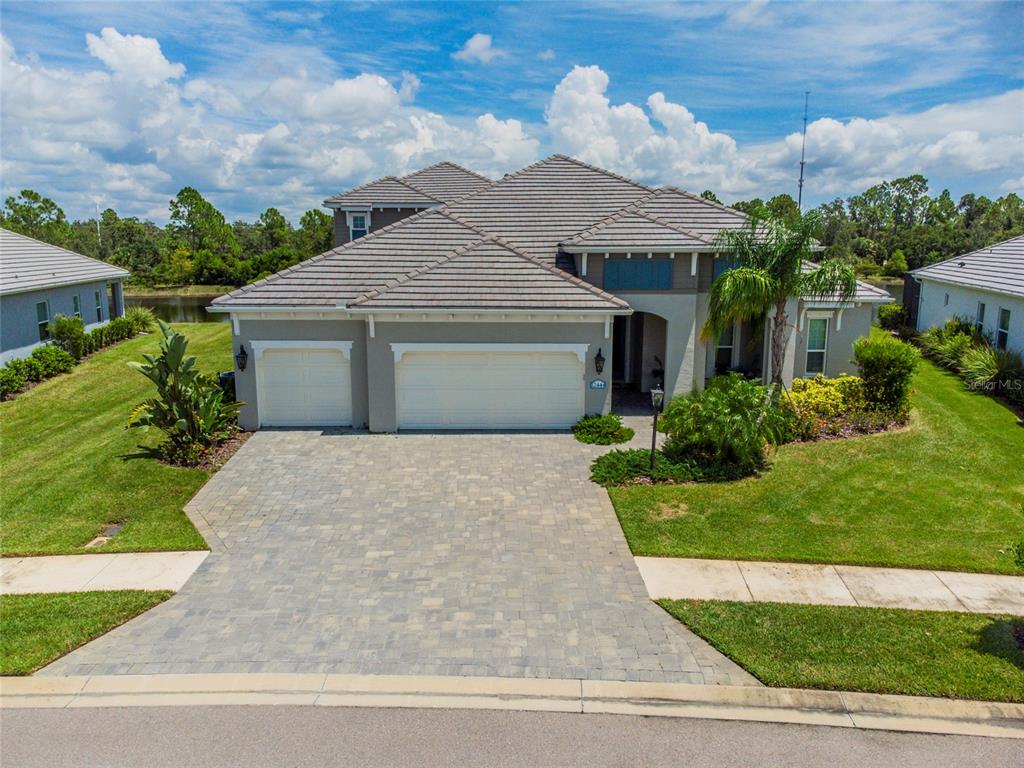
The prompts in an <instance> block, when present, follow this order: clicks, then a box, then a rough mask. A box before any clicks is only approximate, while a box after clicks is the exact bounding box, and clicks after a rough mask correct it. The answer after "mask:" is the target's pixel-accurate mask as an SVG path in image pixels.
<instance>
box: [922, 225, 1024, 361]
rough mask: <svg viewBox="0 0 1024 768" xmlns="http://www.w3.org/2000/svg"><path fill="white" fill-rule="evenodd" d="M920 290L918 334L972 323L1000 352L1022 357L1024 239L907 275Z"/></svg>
mask: <svg viewBox="0 0 1024 768" xmlns="http://www.w3.org/2000/svg"><path fill="white" fill-rule="evenodd" d="M909 274H910V276H911V277H912V279H913V280H915V281H916V282H917V284H918V286H919V288H918V298H917V306H916V307H912V308H911V311H915V310H916V314H915V315H914V317H915V319H916V323H915V325H916V327H917V329H918V330H919V331H923V330H926V329H927V328H931V327H933V326H936V325H942V324H943V323H944V322H946V320H948V319H950V318H951V317H966V318H968V319H969V320H973V321H974V324H975V325H976V326H977V327H978V329H979V330H981V331H983V332H984V333H987V334H988V335H989V336H991V337H992V343H993V344H994V345H995V346H996V347H997V348H998V349H1012V350H1015V351H1017V352H1021V353H1024V235H1020V236H1018V237H1013V238H1010V239H1009V240H1004V241H1003V242H1001V243H996V244H995V245H990V246H988V247H986V248H981V249H979V250H977V251H972V252H971V253H965V254H963V255H962V256H954V257H953V258H952V259H946V260H945V261H940V262H938V263H936V264H929V265H928V266H927V267H921V268H920V269H915V270H913V271H912V272H910V273H909Z"/></svg>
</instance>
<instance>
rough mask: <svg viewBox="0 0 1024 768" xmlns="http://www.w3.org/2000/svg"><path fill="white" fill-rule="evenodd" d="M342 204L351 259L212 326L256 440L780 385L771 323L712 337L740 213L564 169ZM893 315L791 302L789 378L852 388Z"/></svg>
mask: <svg viewBox="0 0 1024 768" xmlns="http://www.w3.org/2000/svg"><path fill="white" fill-rule="evenodd" d="M417 196H420V197H417ZM326 204H327V205H328V206H330V207H333V208H334V210H335V217H336V218H335V220H336V235H337V239H338V243H339V245H338V247H336V248H334V249H333V250H331V251H328V252H327V253H324V254H322V255H320V256H317V257H315V258H313V259H310V260H308V261H305V262H303V263H301V264H298V265H296V266H294V267H291V268H289V269H286V270H284V271H282V272H279V273H277V274H275V275H272V276H270V277H268V278H266V279H264V280H260V281H258V282H256V283H253V284H252V285H248V286H245V287H243V288H240V289H238V290H236V291H233V292H231V293H229V294H227V295H226V296H222V297H219V298H218V299H216V300H215V301H214V302H213V305H212V306H211V307H210V311H213V312H224V313H228V314H230V317H231V321H232V328H233V343H234V351H235V359H236V386H237V391H238V396H239V399H241V400H244V401H245V402H246V406H245V408H244V410H243V412H242V414H241V423H242V425H243V426H244V427H245V428H249V429H255V428H258V427H260V426H298V425H316V426H332V425H333V426H347V425H354V426H357V427H358V426H367V427H369V429H370V430H372V431H377V432H391V431H395V430H399V429H475V428H494V429H509V428H565V427H567V426H570V425H571V424H573V423H574V422H575V421H576V420H577V419H579V418H580V417H581V416H583V415H585V414H592V413H605V412H608V411H609V410H610V409H611V408H612V407H613V406H614V399H615V393H616V392H619V393H625V392H629V391H634V392H635V391H641V392H643V391H647V390H649V389H651V388H652V387H653V386H655V385H661V386H663V387H664V389H665V391H666V396H669V397H671V395H672V394H674V393H685V392H689V391H691V390H693V389H694V388H699V387H701V386H703V384H704V382H705V380H706V379H707V378H708V377H709V376H712V375H714V374H715V373H716V372H719V371H723V370H728V369H740V370H745V371H747V372H749V373H753V374H755V375H764V370H763V369H764V365H763V361H764V360H766V359H767V357H768V355H767V353H766V350H767V343H768V340H767V334H766V332H765V330H766V323H765V322H751V323H741V324H738V325H737V326H736V327H735V328H733V329H731V330H730V331H727V332H726V333H724V334H722V336H721V337H720V338H719V339H717V340H715V343H712V344H705V343H704V342H703V341H702V340H701V338H700V329H701V327H702V325H703V323H704V320H705V317H706V315H707V305H708V291H709V289H710V286H711V284H712V281H713V280H714V278H715V277H716V276H717V275H718V274H720V273H721V271H722V270H725V269H728V268H729V266H730V265H731V262H730V260H729V258H728V254H723V253H721V252H719V249H718V248H717V247H716V240H715V238H716V236H717V234H718V233H719V232H720V231H721V230H722V229H723V228H737V227H745V226H748V224H749V221H748V219H747V218H746V216H745V215H743V214H742V213H740V212H738V211H735V210H732V209H730V208H727V207H725V206H722V205H718V204H716V203H712V202H709V201H707V200H704V199H702V198H699V197H696V196H694V195H691V194H689V193H687V192H683V191H680V190H678V189H674V188H663V189H652V188H650V187H647V186H645V185H643V184H639V183H637V182H634V181H632V180H630V179H627V178H623V177H622V176H619V175H616V174H614V173H611V172H609V171H605V170H602V169H600V168H595V167H593V166H590V165H587V164H585V163H582V162H580V161H578V160H575V159H572V158H569V157H564V156H561V155H555V156H552V157H549V158H547V159H546V160H543V161H541V162H539V163H536V164H534V165H530V166H528V167H526V168H523V169H522V170H520V171H518V172H516V173H513V174H510V175H507V176H505V177H504V178H502V179H500V180H498V181H494V182H491V181H489V180H487V179H484V178H483V177H481V176H479V175H477V174H475V173H472V172H471V171H468V170H466V169H463V168H460V167H459V166H457V165H454V164H452V163H441V164H439V165H435V166H431V167H430V168H427V169H424V170H423V171H420V172H417V173H414V174H411V175H409V176H405V177H402V178H395V177H388V178H385V179H381V180H379V181H376V182H372V183H370V184H366V185H363V186H362V187H359V188H357V189H356V190H353V191H352V192H348V193H345V194H342V195H339V196H337V197H334V198H331V199H330V200H328V201H326ZM889 300H890V299H889V298H888V295H887V294H885V293H884V292H882V291H879V290H878V289H875V288H872V287H870V286H867V285H864V284H859V285H858V290H857V293H856V295H855V296H854V298H853V299H852V300H851V301H849V302H846V303H843V304H840V303H838V302H835V301H807V300H804V299H802V298H800V297H793V299H792V300H791V307H790V310H791V311H790V317H792V318H794V328H793V332H792V333H791V335H790V340H789V344H788V347H787V353H786V378H787V379H792V378H793V377H794V376H804V375H813V374H815V373H825V374H827V375H830V376H831V375H837V374H839V373H841V372H844V371H850V370H852V368H853V366H852V362H851V360H850V358H851V344H852V342H853V341H854V339H856V338H857V337H859V336H862V335H865V334H867V333H868V332H869V329H870V322H871V305H872V304H875V303H882V302H886V301H889Z"/></svg>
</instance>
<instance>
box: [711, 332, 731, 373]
mask: <svg viewBox="0 0 1024 768" xmlns="http://www.w3.org/2000/svg"><path fill="white" fill-rule="evenodd" d="M735 348H736V327H735V326H732V325H730V326H729V327H728V328H726V329H725V330H724V331H722V335H721V336H719V337H718V346H717V347H715V372H716V373H725V372H726V371H728V370H729V369H730V368H732V361H733V350H734V349H735Z"/></svg>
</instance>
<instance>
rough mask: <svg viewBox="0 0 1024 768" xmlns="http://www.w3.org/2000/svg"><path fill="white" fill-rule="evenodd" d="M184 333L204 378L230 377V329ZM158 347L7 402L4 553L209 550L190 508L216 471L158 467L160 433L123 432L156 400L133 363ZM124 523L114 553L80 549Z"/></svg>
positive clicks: (141, 344) (118, 354)
mask: <svg viewBox="0 0 1024 768" xmlns="http://www.w3.org/2000/svg"><path fill="white" fill-rule="evenodd" d="M176 327H177V328H179V330H181V331H183V332H184V333H185V334H186V335H187V336H188V337H189V340H190V343H189V351H190V352H191V353H192V354H194V355H196V356H197V357H198V358H199V362H200V366H201V367H202V368H203V369H204V370H207V371H218V370H228V369H230V368H231V339H230V332H231V328H230V326H229V325H227V324H226V323H199V324H192V325H179V326H176ZM157 338H158V336H157V335H149V336H142V337H138V338H135V339H132V340H130V341H126V342H124V343H122V344H118V345H117V346H115V347H111V348H109V349H107V350H104V351H102V352H99V353H97V354H96V355H93V356H92V357H91V358H89V359H88V360H86V361H85V362H83V363H82V364H81V365H79V366H77V367H76V368H75V369H74V370H73V371H72V372H71V373H68V374H64V375H62V376H58V377H56V378H54V379H50V380H49V381H46V382H43V383H42V384H40V385H38V386H36V387H35V388H33V389H31V390H30V391H28V392H25V393H22V394H21V395H18V396H17V397H16V398H15V399H14V400H10V401H8V402H5V403H0V434H2V450H0V476H2V477H3V491H2V494H3V526H2V528H0V553H2V554H3V555H5V556H9V555H38V554H62V553H72V552H83V551H88V552H121V551H146V550H168V549H205V547H206V545H205V543H204V542H203V539H202V537H201V536H200V535H199V534H198V533H197V532H196V530H195V528H193V527H192V524H191V523H190V522H189V520H188V518H187V517H186V516H185V514H184V512H182V507H183V506H184V505H185V503H186V502H187V501H188V500H189V499H190V498H192V496H193V495H194V494H195V492H196V491H197V490H199V488H200V487H202V485H203V483H205V482H206V480H207V478H208V477H209V472H208V471H206V470H202V469H183V468H179V467H171V466H168V465H166V464H161V463H159V462H158V461H156V460H155V459H153V458H150V457H149V456H148V455H147V454H146V453H145V451H144V449H143V448H140V445H141V446H143V447H145V446H153V445H155V444H156V443H157V442H159V439H160V436H159V433H157V432H155V431H151V432H149V433H148V434H146V433H143V432H141V431H139V430H130V431H129V430H127V429H125V423H126V421H127V419H128V413H129V412H130V411H131V409H132V407H133V406H134V405H136V404H137V403H139V402H141V401H142V400H144V399H145V398H147V397H149V396H151V394H152V393H153V392H154V391H155V390H154V388H153V385H152V384H151V383H150V382H149V380H148V379H146V378H145V377H143V376H142V374H140V373H137V372H135V371H132V370H131V369H129V368H128V366H127V365H126V363H127V361H129V360H137V359H139V355H140V354H141V353H142V352H155V351H156V348H157ZM119 521H124V522H125V523H126V525H125V527H124V528H123V529H122V530H121V532H120V533H119V534H118V535H117V536H115V537H114V538H113V539H112V540H111V541H110V542H109V543H108V544H106V545H104V546H102V547H98V548H96V549H90V550H83V549H82V546H83V545H84V544H86V543H87V542H88V541H90V540H91V539H92V538H94V537H95V536H96V535H97V534H98V533H99V532H100V531H101V530H102V529H103V527H104V525H106V524H107V523H112V522H119Z"/></svg>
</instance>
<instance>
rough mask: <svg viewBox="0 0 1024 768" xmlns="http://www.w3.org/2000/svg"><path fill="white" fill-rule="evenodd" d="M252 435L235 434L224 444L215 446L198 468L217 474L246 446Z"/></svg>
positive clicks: (238, 432) (249, 433)
mask: <svg viewBox="0 0 1024 768" xmlns="http://www.w3.org/2000/svg"><path fill="white" fill-rule="evenodd" d="M252 435H253V433H252V432H242V431H241V430H239V431H237V432H235V433H234V434H233V435H232V436H231V437H229V438H228V439H227V440H225V441H224V442H223V443H220V444H218V445H215V446H213V447H212V448H211V449H210V450H209V452H208V453H207V454H206V455H205V456H203V460H202V461H201V462H199V464H198V465H197V466H198V467H200V468H201V469H209V470H211V471H213V472H216V471H217V470H218V469H220V468H221V467H223V466H224V465H225V464H227V462H228V459H230V458H231V457H232V456H234V455H235V452H236V451H237V450H238V449H239V448H241V447H242V446H243V445H245V443H246V441H247V440H248V439H249V438H250V437H252Z"/></svg>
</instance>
